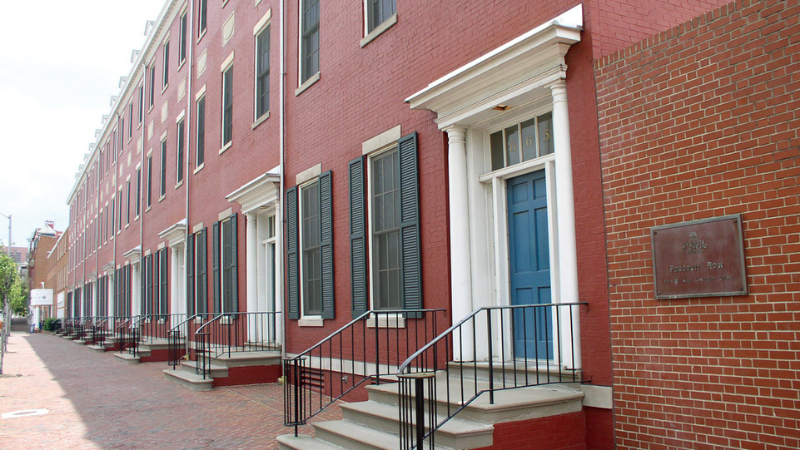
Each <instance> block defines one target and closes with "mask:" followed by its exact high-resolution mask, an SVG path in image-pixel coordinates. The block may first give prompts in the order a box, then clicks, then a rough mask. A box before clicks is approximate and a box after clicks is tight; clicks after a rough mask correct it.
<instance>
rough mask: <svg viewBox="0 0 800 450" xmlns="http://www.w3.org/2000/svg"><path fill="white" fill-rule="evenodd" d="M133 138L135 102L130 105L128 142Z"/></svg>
mask: <svg viewBox="0 0 800 450" xmlns="http://www.w3.org/2000/svg"><path fill="white" fill-rule="evenodd" d="M131 137H133V102H130V103H129V104H128V140H129V141H130V140H131Z"/></svg>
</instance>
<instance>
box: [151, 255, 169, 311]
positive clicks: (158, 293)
mask: <svg viewBox="0 0 800 450" xmlns="http://www.w3.org/2000/svg"><path fill="white" fill-rule="evenodd" d="M168 264H169V260H168V256H167V248H162V249H161V250H159V251H158V253H156V267H155V270H156V272H155V273H153V279H154V283H153V284H154V286H153V288H154V291H155V313H156V314H160V315H165V314H167V311H168V308H167V305H168V303H169V291H168V288H169V285H168V272H167V266H168Z"/></svg>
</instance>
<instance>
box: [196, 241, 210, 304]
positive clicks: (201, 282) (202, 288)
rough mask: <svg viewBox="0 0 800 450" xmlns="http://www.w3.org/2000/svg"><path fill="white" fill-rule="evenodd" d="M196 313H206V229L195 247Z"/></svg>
mask: <svg viewBox="0 0 800 450" xmlns="http://www.w3.org/2000/svg"><path fill="white" fill-rule="evenodd" d="M197 256H198V258H197V266H198V267H197V269H198V272H197V273H198V280H197V285H198V290H197V312H198V313H202V314H206V313H208V228H203V231H201V232H200V235H199V238H198V246H197Z"/></svg>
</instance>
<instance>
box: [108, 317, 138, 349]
mask: <svg viewBox="0 0 800 450" xmlns="http://www.w3.org/2000/svg"><path fill="white" fill-rule="evenodd" d="M133 320H134V317H131V316H117V317H114V321H113V324H112V325H113V330H114V338H115V341H116V342H115V350H116V351H117V352H119V353H122V352H124V351H126V350H127V349H128V347H129V345H130V341H131V338H130V336H129V334H130V326H131V322H132V321H133Z"/></svg>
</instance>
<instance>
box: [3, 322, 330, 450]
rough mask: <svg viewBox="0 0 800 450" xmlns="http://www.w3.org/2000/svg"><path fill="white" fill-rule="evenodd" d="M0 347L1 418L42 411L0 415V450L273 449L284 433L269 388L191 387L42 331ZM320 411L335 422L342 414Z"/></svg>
mask: <svg viewBox="0 0 800 450" xmlns="http://www.w3.org/2000/svg"><path fill="white" fill-rule="evenodd" d="M8 351H9V353H7V354H6V356H5V363H4V367H3V372H4V374H5V375H4V376H3V377H2V378H0V414H3V413H8V412H14V411H21V410H32V409H47V410H49V412H48V413H47V414H46V415H42V416H28V417H18V418H11V419H5V420H2V419H0V449H1V450H18V449H28V448H39V449H56V448H57V449H108V448H140V449H150V448H154V449H155V448H157V449H237V448H242V449H243V448H247V449H277V448H278V445H277V443H276V442H275V440H274V438H275V437H276V436H278V435H281V434H288V433H290V432H291V430H292V429H291V428H286V427H284V426H283V403H282V400H283V399H282V396H283V391H282V386H280V385H277V384H265V385H255V386H233V387H221V388H216V389H214V390H213V391H209V392H194V391H191V390H189V389H187V388H185V387H182V386H179V385H177V384H174V383H172V382H170V381H167V380H165V379H164V374H163V373H162V370H163V369H166V368H167V367H168V366H167V364H166V363H146V364H138V365H126V364H125V363H124V362H122V361H120V360H118V359H117V358H115V357H114V356H113V354H112V353H111V352H106V353H104V354H101V353H94V352H92V351H91V350H89V349H88V348H86V347H83V346H80V345H77V344H75V343H73V342H72V341H69V340H65V339H63V338H61V337H58V336H51V335H48V334H33V335H29V334H28V333H25V332H14V333H12V336H11V339H10V341H9V344H8ZM15 375H22V376H20V377H17V376H15ZM320 416H321V417H320V420H335V419H338V418H340V417H341V411H340V410H339V408H338V407H334V408H333V409H332V410H330V411H326V412H324V413H323V414H321V415H320ZM302 428H305V429H302ZM302 428H301V432H305V433H311V427H310V426H306V427H302Z"/></svg>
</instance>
